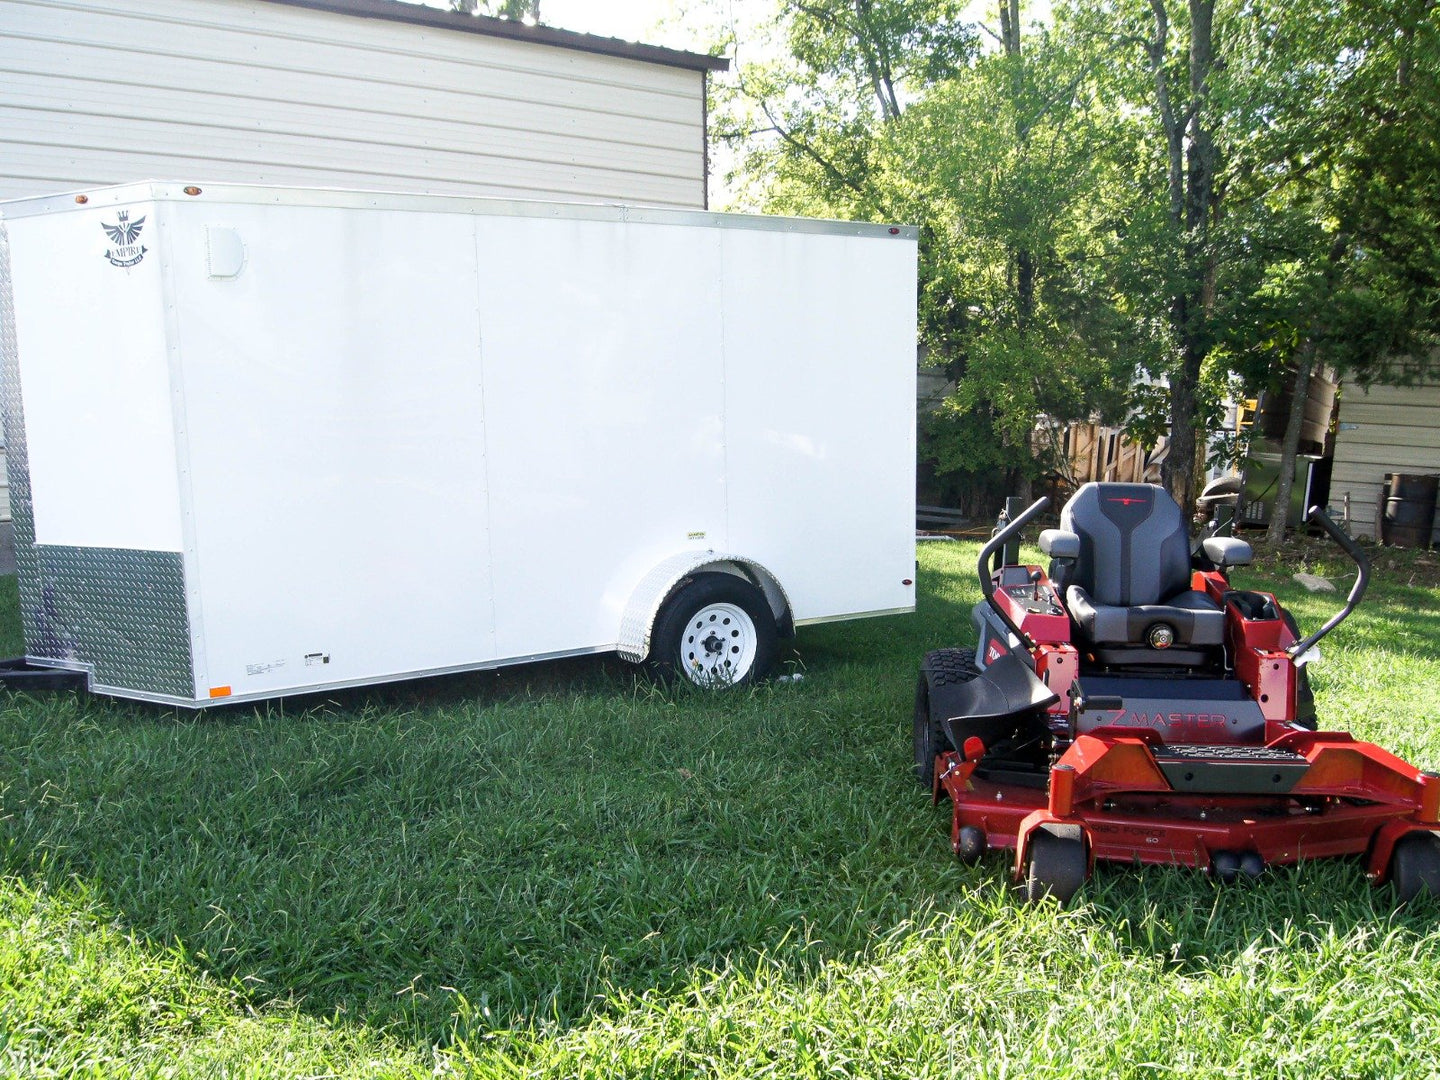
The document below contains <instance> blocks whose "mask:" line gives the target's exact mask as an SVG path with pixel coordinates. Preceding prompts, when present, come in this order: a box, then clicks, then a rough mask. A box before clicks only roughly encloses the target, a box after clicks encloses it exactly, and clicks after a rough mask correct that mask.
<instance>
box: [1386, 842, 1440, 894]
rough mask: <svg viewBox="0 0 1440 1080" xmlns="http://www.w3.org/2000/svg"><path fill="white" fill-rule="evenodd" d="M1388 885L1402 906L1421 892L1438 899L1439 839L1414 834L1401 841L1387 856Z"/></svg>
mask: <svg viewBox="0 0 1440 1080" xmlns="http://www.w3.org/2000/svg"><path fill="white" fill-rule="evenodd" d="M1390 881H1391V883H1392V884H1394V886H1395V896H1396V899H1398V900H1399V901H1400V903H1402V904H1407V903H1409V902H1410V901H1411V900H1414V899H1415V897H1417V896H1419V895H1420V894H1421V893H1422V892H1428V893H1429V894H1430V895H1431V896H1434V897H1437V898H1440V836H1436V835H1435V834H1434V833H1428V832H1416V833H1410V835H1408V836H1405V837H1402V838H1401V839H1400V840H1399V841H1398V842H1397V843H1396V844H1395V853H1394V854H1393V855H1391V856H1390Z"/></svg>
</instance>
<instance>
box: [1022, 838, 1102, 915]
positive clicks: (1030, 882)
mask: <svg viewBox="0 0 1440 1080" xmlns="http://www.w3.org/2000/svg"><path fill="white" fill-rule="evenodd" d="M1089 870H1090V865H1089V858H1088V856H1087V855H1086V852H1085V841H1084V840H1080V839H1078V838H1070V837H1064V836H1056V835H1054V834H1053V833H1048V832H1046V831H1045V830H1044V829H1036V830H1035V831H1034V832H1033V833H1031V834H1030V845H1029V851H1028V852H1026V856H1025V899H1026V900H1027V901H1029V902H1030V903H1032V904H1033V903H1036V902H1037V901H1040V900H1044V899H1046V898H1049V899H1052V900H1056V901H1058V902H1059V903H1060V905H1061V906H1062V907H1063V906H1064V905H1065V904H1068V903H1069V902H1070V900H1071V899H1072V898H1073V897H1074V895H1075V894H1076V893H1077V892H1079V891H1080V886H1081V885H1084V884H1085V878H1086V876H1087V874H1088V873H1089Z"/></svg>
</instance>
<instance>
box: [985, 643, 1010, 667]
mask: <svg viewBox="0 0 1440 1080" xmlns="http://www.w3.org/2000/svg"><path fill="white" fill-rule="evenodd" d="M1009 651H1010V650H1009V649H1007V648H1005V646H1003V645H1001V644H1000V643H999V642H998V641H991V642H990V644H989V645H988V646H986V648H985V663H987V664H993V663H994V662H995V661H996V660H999V659H1000V657H1002V656H1004V655H1005V654H1006V653H1008V652H1009Z"/></svg>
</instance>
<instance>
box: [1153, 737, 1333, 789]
mask: <svg viewBox="0 0 1440 1080" xmlns="http://www.w3.org/2000/svg"><path fill="white" fill-rule="evenodd" d="M1154 754H1155V763H1156V764H1157V765H1159V766H1160V771H1161V772H1163V773H1164V774H1165V779H1166V780H1167V781H1169V783H1170V786H1171V787H1172V788H1174V789H1175V790H1176V791H1186V792H1195V793H1199V794H1206V795H1284V794H1287V793H1288V792H1289V791H1290V789H1291V788H1293V787H1294V786H1295V785H1296V784H1297V783H1299V782H1300V777H1302V776H1304V775H1305V770H1306V769H1308V768H1309V767H1310V762H1309V761H1307V760H1306V759H1305V758H1303V757H1301V756H1300V755H1299V754H1294V753H1291V752H1290V751H1288V750H1273V749H1271V748H1270V747H1268V746H1164V747H1157V748H1156V749H1155V751H1154Z"/></svg>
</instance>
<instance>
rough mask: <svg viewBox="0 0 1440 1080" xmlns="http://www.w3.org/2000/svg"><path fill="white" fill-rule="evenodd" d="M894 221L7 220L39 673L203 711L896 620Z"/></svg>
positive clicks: (237, 201)
mask: <svg viewBox="0 0 1440 1080" xmlns="http://www.w3.org/2000/svg"><path fill="white" fill-rule="evenodd" d="M915 264H916V236H915V232H914V230H912V229H908V228H895V227H886V226H878V225H867V224H852V223H842V222H819V221H803V220H790V219H780V218H766V217H749V216H740V215H724V214H714V213H707V212H701V211H677V210H660V209H638V208H633V207H621V206H599V205H581V204H553V203H535V202H512V201H502V200H492V199H471V198H454V197H444V196H425V195H392V194H373V193H358V192H341V191H321V190H301V189H281V188H261V187H239V186H221V185H214V186H211V185H206V184H200V185H198V186H185V187H182V186H181V185H179V184H164V183H145V184H134V185H128V186H124V187H115V188H104V189H98V190H93V191H89V192H85V193H83V194H79V195H74V194H70V195H65V196H57V197H53V198H42V199H30V200H23V201H18V202H12V203H8V204H3V206H0V354H3V355H0V361H3V374H4V418H5V428H6V433H7V436H8V439H9V446H10V451H11V476H12V487H11V503H12V507H13V511H14V516H15V521H16V542H17V562H18V565H19V580H20V592H21V613H22V618H23V622H24V630H25V639H26V649H27V654H28V659H29V660H30V661H31V662H32V663H34V664H37V665H41V666H48V667H56V668H65V669H70V670H76V671H82V672H85V673H87V675H88V680H89V683H90V685H91V687H92V689H95V690H97V691H102V692H106V693H111V694H116V695H119V696H123V697H133V698H141V699H147V700H155V701H164V702H173V703H176V704H180V705H204V704H208V703H211V702H216V701H232V700H244V699H254V698H265V697H273V696H277V695H281V694H287V693H296V692H303V691H313V690H320V689H328V688H334V687H340V686H350V685H358V684H365V683H374V682H381V681H385V680H391V679H401V678H410V677H414V676H419V675H427V674H439V673H442V672H451V671H462V670H469V669H479V668H487V667H495V666H499V665H503V664H511V663H517V662H523V661H529V660H536V659H542V658H549V657H559V656H570V655H576V654H582V653H591V652H604V651H612V650H613V651H618V652H619V653H620V654H621V655H622V656H625V657H626V658H628V659H631V660H643V659H646V658H647V657H648V658H650V659H651V660H652V661H657V662H659V663H660V664H661V665H662V666H665V665H670V666H673V667H674V668H676V669H678V670H681V671H684V672H686V673H687V674H689V675H690V676H691V677H692V678H694V679H696V680H697V681H710V680H715V681H721V682H725V681H731V680H734V679H738V678H745V677H748V676H752V675H754V674H756V673H758V672H759V671H760V670H762V669H763V668H764V666H765V664H766V663H767V662H768V661H769V659H770V658H771V656H772V654H773V642H774V639H775V637H776V632H777V630H778V631H779V632H781V633H784V632H785V631H787V630H788V629H789V628H790V627H792V626H799V625H803V624H806V623H812V622H823V621H827V620H834V619H845V618H853V617H857V616H864V615H878V614H887V613H892V612H903V611H910V610H912V609H913V606H914V587H913V581H912V579H913V577H914V541H913V537H914V533H913V522H914V451H915V445H914V421H915Z"/></svg>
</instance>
